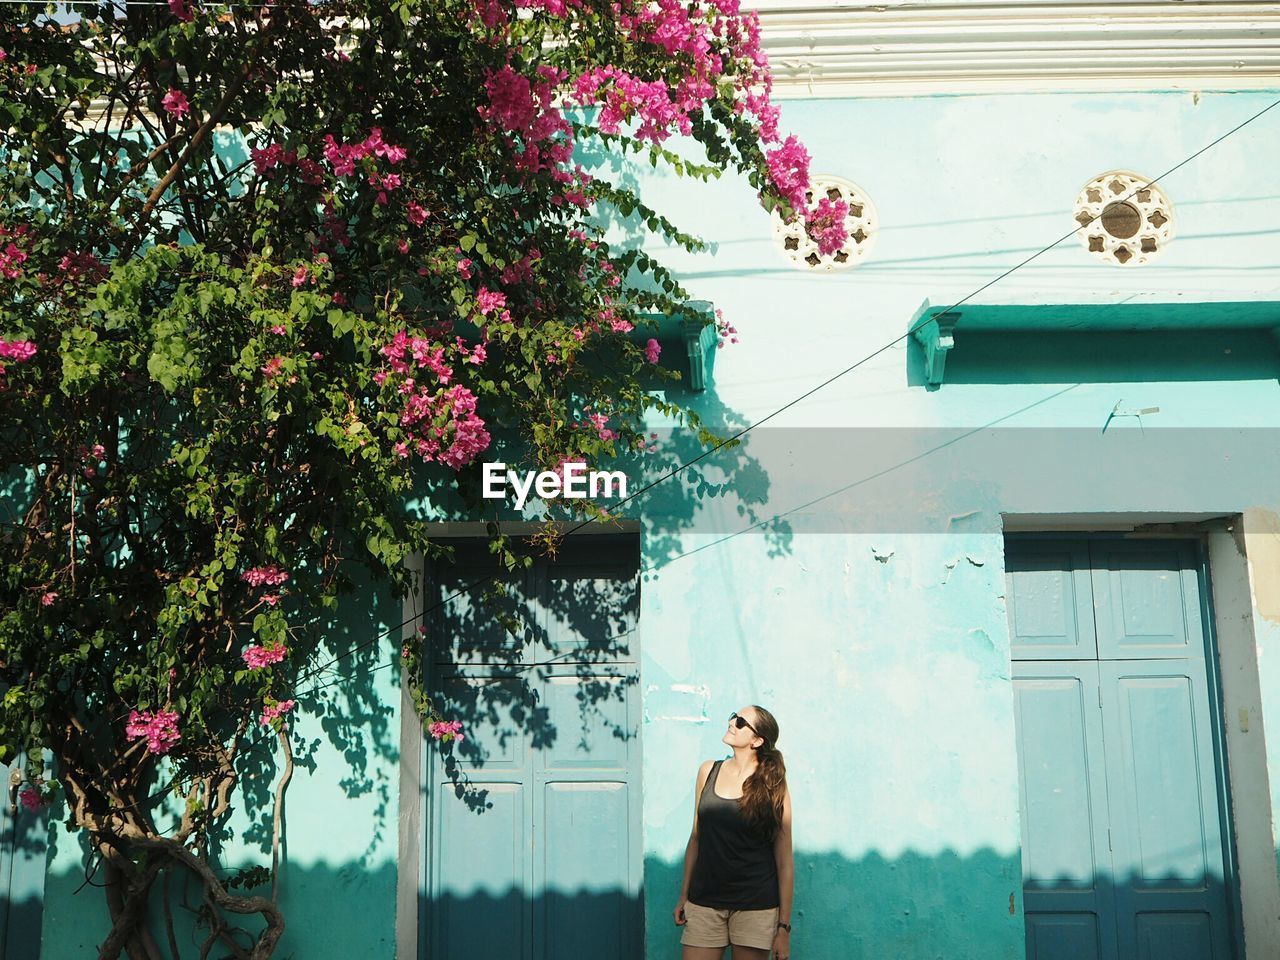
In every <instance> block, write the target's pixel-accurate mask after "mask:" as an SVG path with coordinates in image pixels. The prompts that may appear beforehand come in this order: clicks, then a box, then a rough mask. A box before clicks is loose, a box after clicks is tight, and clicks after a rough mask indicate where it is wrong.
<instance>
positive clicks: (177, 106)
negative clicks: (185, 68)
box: [160, 87, 191, 119]
mask: <svg viewBox="0 0 1280 960" xmlns="http://www.w3.org/2000/svg"><path fill="white" fill-rule="evenodd" d="M160 105H161V106H162V107H164V108H165V110H166V111H168V113H169V114H170V115H171V116H174V117H177V118H179V119H181V118H182V115H183V114H184V113H190V112H191V105H190V104H189V103H187V95H186V94H185V93H183V92H182V91H181V90H178V89H176V88H175V87H170V88H169V92H168V93H166V94H165V95H164V99H163V100H161V101H160Z"/></svg>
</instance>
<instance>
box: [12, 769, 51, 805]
mask: <svg viewBox="0 0 1280 960" xmlns="http://www.w3.org/2000/svg"><path fill="white" fill-rule="evenodd" d="M18 802H19V803H21V804H22V809H23V810H26V811H27V812H28V813H36V812H37V811H38V810H39V809H40V808H41V807H43V806H44V805H45V804H47V803H48V802H49V800H48V797H46V796H45V793H44V780H43V779H42V778H41V777H36V778H35V779H34V780H32V781H31V782H30V783H28V784H27V785H26V786H25V787H23V788H22V791H21V792H20V793H19V794H18Z"/></svg>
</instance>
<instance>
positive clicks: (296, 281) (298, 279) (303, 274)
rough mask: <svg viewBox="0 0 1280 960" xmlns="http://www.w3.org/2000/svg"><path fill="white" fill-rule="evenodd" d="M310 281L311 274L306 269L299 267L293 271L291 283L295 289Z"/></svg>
mask: <svg viewBox="0 0 1280 960" xmlns="http://www.w3.org/2000/svg"><path fill="white" fill-rule="evenodd" d="M310 279H311V272H310V271H309V270H308V269H307V268H306V267H298V269H296V270H294V271H293V278H292V279H291V280H290V281H289V282H290V283H291V284H293V286H295V287H300V286H302V285H303V284H304V283H306V282H307V281H308V280H310Z"/></svg>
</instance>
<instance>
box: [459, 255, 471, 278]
mask: <svg viewBox="0 0 1280 960" xmlns="http://www.w3.org/2000/svg"><path fill="white" fill-rule="evenodd" d="M458 273H459V274H461V276H462V279H463V280H470V279H471V261H470V260H468V259H467V258H465V257H464V258H463V259H461V260H459V261H458Z"/></svg>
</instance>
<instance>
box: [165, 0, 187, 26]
mask: <svg viewBox="0 0 1280 960" xmlns="http://www.w3.org/2000/svg"><path fill="white" fill-rule="evenodd" d="M169 11H170V12H171V13H172V14H173V15H174V16H175V17H177V18H178V19H179V20H181V21H182V22H183V23H190V22H191V20H192V14H191V5H190V4H189V3H188V2H187V0H169Z"/></svg>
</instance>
